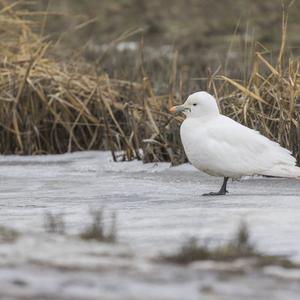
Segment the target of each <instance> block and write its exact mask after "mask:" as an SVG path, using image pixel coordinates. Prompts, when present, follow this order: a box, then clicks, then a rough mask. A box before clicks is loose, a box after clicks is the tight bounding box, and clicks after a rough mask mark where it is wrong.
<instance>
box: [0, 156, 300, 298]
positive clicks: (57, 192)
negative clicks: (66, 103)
mask: <svg viewBox="0 0 300 300" xmlns="http://www.w3.org/2000/svg"><path fill="white" fill-rule="evenodd" d="M0 170H1V172H0V173H1V175H0V186H1V192H0V208H1V209H0V225H4V226H7V227H10V228H15V229H16V230H18V231H20V232H21V233H22V235H21V237H20V238H19V239H18V240H17V241H16V242H14V243H10V244H1V245H0V266H1V268H0V296H1V297H0V298H1V299H77V298H78V299H85V300H87V299H122V300H123V299H147V300H151V299H180V300H182V299H199V295H200V294H201V295H202V296H203V297H204V296H205V297H206V298H205V297H204V298H203V299H299V298H298V295H299V293H300V287H299V286H300V285H299V282H300V274H299V270H284V269H282V268H278V267H268V268H265V269H263V270H261V271H257V270H256V271H255V270H250V271H249V272H246V273H245V268H244V267H240V266H233V265H232V264H230V265H225V267H224V268H225V269H224V270H220V269H219V268H220V264H213V263H210V264H207V263H206V264H205V263H202V264H194V265H192V266H190V267H186V268H181V267H175V266H167V265H159V264H155V263H153V262H151V261H150V260H149V257H153V256H156V255H157V254H158V253H160V252H168V251H169V252H170V251H174V250H176V249H177V248H178V246H179V245H180V244H181V242H182V241H184V240H186V239H187V238H188V237H190V236H195V237H198V238H200V239H206V238H209V239H210V240H211V242H212V243H214V242H216V241H217V242H220V241H226V240H227V239H228V238H230V237H231V236H232V233H233V232H234V231H235V230H236V228H237V225H238V224H239V222H240V221H241V220H246V221H247V223H248V225H249V228H250V231H251V236H252V239H253V240H254V242H255V244H256V245H257V247H258V248H259V249H261V250H262V251H265V252H268V253H276V254H278V253H283V254H288V255H290V257H291V258H292V259H293V260H295V261H299V260H300V239H299V236H300V202H299V200H300V197H299V196H300V181H297V180H292V179H291V180H286V179H270V178H249V179H245V180H242V181H239V182H233V183H231V182H230V183H229V186H228V188H229V191H230V194H229V195H227V196H225V197H212V198H206V197H202V196H201V194H202V193H205V192H209V191H214V190H217V189H218V188H219V186H220V184H221V181H222V180H221V179H219V178H213V177H209V176H206V175H205V174H202V173H200V172H198V171H197V170H195V169H194V168H193V167H192V166H190V165H183V166H179V167H175V168H170V167H169V164H167V163H159V164H146V165H144V164H142V163H141V162H137V161H133V162H120V163H113V162H112V161H111V158H110V154H109V153H105V152H82V153H73V154H66V155H53V156H41V157H17V156H1V157H0ZM102 207H104V208H105V219H108V222H109V219H110V213H111V212H116V213H117V227H118V238H119V241H120V242H121V245H118V246H114V245H102V244H99V243H95V242H89V243H87V242H83V241H80V240H78V239H76V238H70V237H61V236H49V235H47V234H45V233H44V228H43V222H44V216H45V213H46V212H52V213H63V214H64V216H65V221H66V224H67V231H68V233H69V234H75V233H76V232H78V231H79V230H80V229H81V228H82V227H84V226H85V225H86V224H87V223H88V222H89V221H90V218H89V216H88V215H89V211H90V210H91V209H98V208H102ZM246 269H247V268H246ZM1 293H2V294H1ZM221 296H222V298H220V297H221ZM5 297H6V298H5ZM26 297H27V298H26ZM99 297H100V298H99Z"/></svg>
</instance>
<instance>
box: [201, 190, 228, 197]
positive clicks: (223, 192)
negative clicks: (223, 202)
mask: <svg viewBox="0 0 300 300" xmlns="http://www.w3.org/2000/svg"><path fill="white" fill-rule="evenodd" d="M226 193H228V191H219V192H210V193H205V194H202V196H224V195H226Z"/></svg>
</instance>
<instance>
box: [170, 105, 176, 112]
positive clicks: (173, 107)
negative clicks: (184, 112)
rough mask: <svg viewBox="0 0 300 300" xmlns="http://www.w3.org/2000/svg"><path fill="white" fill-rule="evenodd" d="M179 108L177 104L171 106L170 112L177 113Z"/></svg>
mask: <svg viewBox="0 0 300 300" xmlns="http://www.w3.org/2000/svg"><path fill="white" fill-rule="evenodd" d="M176 110H177V106H172V107H171V108H169V112H171V113H176Z"/></svg>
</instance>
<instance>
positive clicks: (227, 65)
mask: <svg viewBox="0 0 300 300" xmlns="http://www.w3.org/2000/svg"><path fill="white" fill-rule="evenodd" d="M25 6H26V8H27V9H28V10H29V11H32V15H31V16H30V18H32V17H33V16H36V17H37V18H39V19H41V18H42V19H43V26H42V28H38V30H39V29H40V30H41V31H42V33H43V34H44V35H46V36H47V37H48V38H49V39H50V40H52V41H55V42H56V43H57V44H59V45H60V47H61V49H60V51H59V52H60V53H59V54H60V55H62V56H66V57H69V56H70V52H71V53H72V54H75V53H76V52H77V54H78V52H81V53H82V54H83V55H84V58H85V59H86V60H87V61H89V62H91V63H94V64H95V63H97V66H98V68H99V70H98V71H105V72H108V73H109V75H110V76H113V77H117V78H123V79H126V80H127V79H128V80H134V81H135V80H138V79H139V78H140V76H141V72H140V68H141V60H143V67H144V71H145V72H146V73H147V76H150V77H151V78H152V79H153V80H154V81H155V83H156V86H157V87H158V88H163V89H164V90H166V89H167V87H168V83H169V76H168V75H169V74H168V73H170V70H171V69H172V68H170V66H169V64H170V63H172V62H174V56H178V57H176V64H178V66H179V70H178V71H179V73H182V76H184V79H185V81H186V80H188V81H190V80H191V79H192V78H193V77H207V76H209V74H211V73H212V72H215V71H216V70H219V72H221V73H223V74H226V75H231V76H233V77H235V78H239V79H240V78H244V79H245V76H247V75H249V64H250V63H251V58H252V55H253V53H254V51H255V50H262V49H263V50H264V52H269V53H272V54H273V57H276V53H277V52H278V51H279V49H280V46H281V31H282V21H283V13H286V11H287V10H288V6H291V9H289V12H288V36H287V52H286V55H288V56H290V55H292V53H293V54H294V55H298V54H299V41H300V36H299V31H300V23H299V13H300V3H299V2H298V1H291V0H285V1H282V0H266V1H259V0H225V1H217V0H212V1H207V0H187V1H177V0H166V1H159V0H153V1H146V0H118V1H109V0H103V1H96V0H90V1H85V0H81V1H76V0H75V1H74V0H73V1H72V0H64V1H59V0H41V1H38V5H36V3H34V2H32V1H28V3H26V1H25ZM38 11H43V12H45V11H47V12H48V13H49V14H48V15H47V16H46V17H45V16H43V15H38ZM34 13H35V14H37V15H35V14H34ZM142 53H143V54H142ZM219 68H221V70H220V69H219ZM189 84H190V85H192V86H190V87H189V89H195V88H196V87H197V85H199V82H198V83H193V82H190V83H189ZM195 85H196V86H195Z"/></svg>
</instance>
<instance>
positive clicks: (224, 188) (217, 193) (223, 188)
mask: <svg viewBox="0 0 300 300" xmlns="http://www.w3.org/2000/svg"><path fill="white" fill-rule="evenodd" d="M228 179H229V177H224V181H223V184H222V186H221V189H220V190H219V191H218V192H216V193H215V192H211V193H207V194H203V195H202V196H221V195H226V193H228V191H227V190H226V186H227V181H228Z"/></svg>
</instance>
